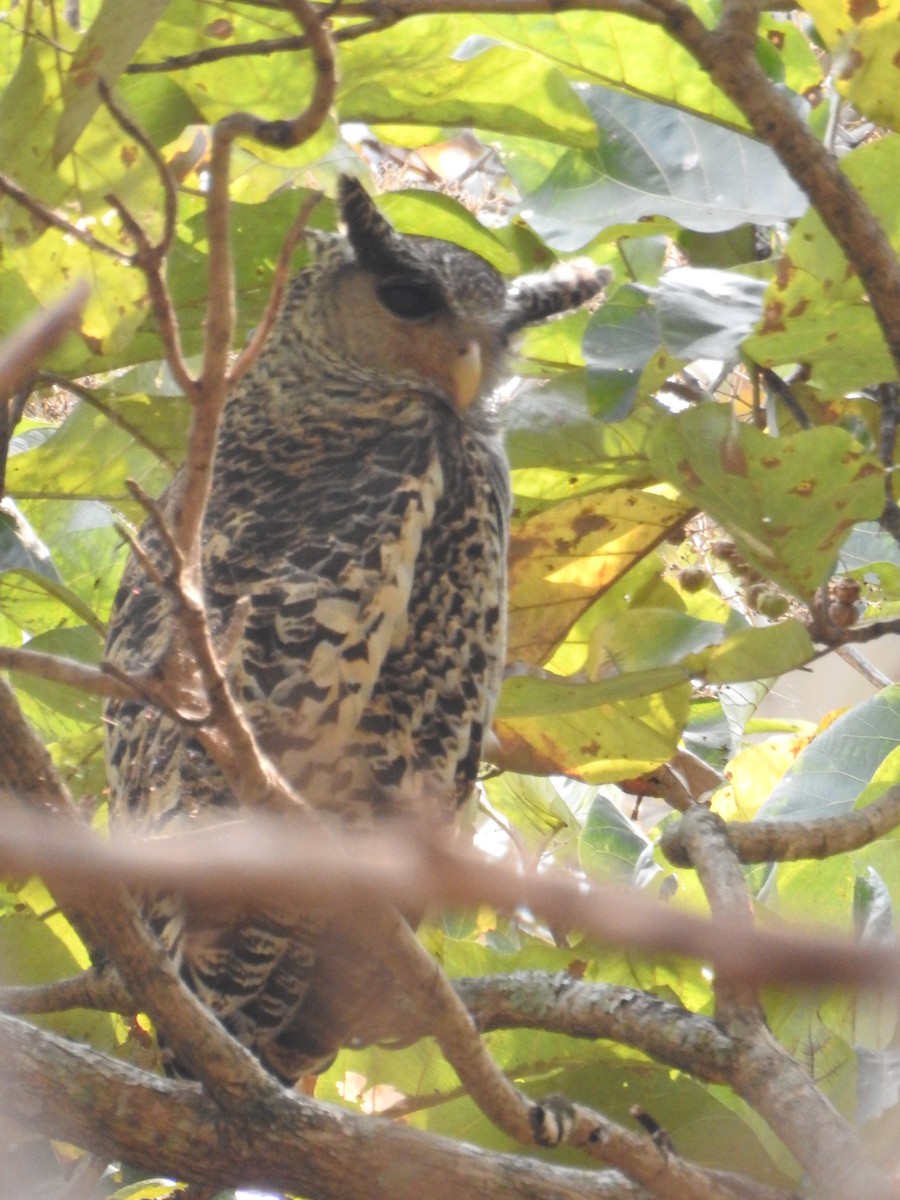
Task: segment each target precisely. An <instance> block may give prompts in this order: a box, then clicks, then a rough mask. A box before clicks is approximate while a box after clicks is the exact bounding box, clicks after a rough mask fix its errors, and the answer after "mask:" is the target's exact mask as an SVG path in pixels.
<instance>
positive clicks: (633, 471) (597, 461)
mask: <svg viewBox="0 0 900 1200" xmlns="http://www.w3.org/2000/svg"><path fill="white" fill-rule="evenodd" d="M503 417H504V426H505V429H506V450H507V454H508V455H509V460H510V464H511V466H512V474H513V491H514V493H515V496H516V501H517V503H518V504H519V508H520V509H521V510H523V511H524V510H525V509H526V508H527V507H528V506H527V504H526V503H523V502H524V501H527V500H543V501H550V500H564V499H568V498H569V497H570V496H577V495H580V494H582V493H586V492H596V491H600V490H604V489H607V488H616V487H628V486H632V487H642V486H644V485H645V484H649V483H652V482H653V479H654V477H653V475H652V472H651V470H650V464H649V463H648V461H647V456H646V443H647V438H648V436H649V431H650V429H651V428H652V424H653V421H654V418H655V412H654V410H653V409H652V408H651V407H650V406H649V405H647V406H646V407H644V408H642V409H639V410H638V411H636V412H635V413H634V414H633V415H632V416H631V417H629V418H628V419H627V420H624V421H617V422H616V423H615V424H609V423H607V422H605V421H600V420H598V419H597V415H596V410H595V409H594V406H593V404H592V403H591V402H590V400H589V397H588V395H587V390H586V387H585V379H584V373H583V372H580V371H578V372H568V373H566V374H565V375H557V376H556V377H555V378H554V379H553V380H551V381H550V382H549V383H547V384H544V383H543V382H541V383H536V384H535V383H526V384H525V385H524V386H523V387H521V388H520V389H519V390H518V391H517V392H516V395H515V397H514V398H513V400H512V402H511V403H510V404H509V406H508V407H507V408H506V410H505V411H504V414H503Z"/></svg>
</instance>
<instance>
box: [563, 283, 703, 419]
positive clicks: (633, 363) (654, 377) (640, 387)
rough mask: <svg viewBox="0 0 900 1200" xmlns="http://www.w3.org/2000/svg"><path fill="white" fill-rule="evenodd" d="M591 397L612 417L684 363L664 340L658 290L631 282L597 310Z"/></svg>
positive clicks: (588, 359) (588, 336)
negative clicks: (656, 298) (656, 297)
mask: <svg viewBox="0 0 900 1200" xmlns="http://www.w3.org/2000/svg"><path fill="white" fill-rule="evenodd" d="M584 360H585V363H586V364H587V369H588V383H589V386H590V394H591V400H592V402H593V404H594V406H595V407H596V409H597V410H598V411H599V412H601V413H603V414H604V415H606V416H608V417H609V419H610V420H617V419H618V418H620V417H622V416H624V415H625V413H626V412H629V411H630V410H631V409H632V407H633V406H634V404H635V402H636V401H637V400H638V399H639V398H640V397H642V396H649V395H650V394H652V393H653V392H654V391H655V390H656V389H657V388H659V387H660V386H661V385H662V384H663V383H664V382H665V381H666V380H667V379H668V378H669V376H670V375H674V374H675V373H676V372H677V371H678V370H679V369H680V368H681V367H682V366H684V363H683V362H681V361H680V360H678V359H675V358H672V356H671V355H670V354H669V353H668V352H667V351H666V349H665V348H664V346H663V334H662V329H661V328H660V323H659V313H658V312H657V310H656V306H655V305H654V303H653V298H652V292H651V290H650V289H648V288H646V287H639V286H638V285H636V284H626V285H625V286H624V287H620V288H617V289H616V290H615V292H614V293H613V294H612V295H611V296H610V298H609V299H608V300H607V301H606V303H605V304H604V305H603V306H602V307H601V308H599V309H598V310H597V311H596V312H595V313H593V314H592V316H591V319H590V322H589V324H588V327H587V330H586V331H585V336H584Z"/></svg>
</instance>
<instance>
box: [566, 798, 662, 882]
mask: <svg viewBox="0 0 900 1200" xmlns="http://www.w3.org/2000/svg"><path fill="white" fill-rule="evenodd" d="M649 844H650V842H649V840H648V839H647V838H646V837H645V836H644V835H643V834H642V833H641V832H640V830H639V828H638V827H637V826H636V825H635V824H634V822H633V821H629V820H628V818H627V817H625V816H623V814H622V813H621V812H620V811H619V809H618V808H616V806H615V805H614V804H613V802H612V801H611V800H609V799H607V797H606V796H602V795H598V796H597V797H595V799H594V802H593V804H592V805H591V807H590V811H589V812H588V816H587V821H586V822H585V825H584V829H583V830H582V832H581V837H580V839H579V841H578V861H579V862H580V863H581V866H582V868H583V869H584V871H585V873H586V874H588V875H590V876H592V877H593V878H595V879H607V880H615V879H619V880H621V881H623V882H624V881H629V880H631V878H632V877H633V875H634V868H635V865H636V863H637V861H638V859H639V858H640V856H641V855H642V854H643V853H644V851H645V850H646V849H647V847H648V846H649Z"/></svg>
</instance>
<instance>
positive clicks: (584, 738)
mask: <svg viewBox="0 0 900 1200" xmlns="http://www.w3.org/2000/svg"><path fill="white" fill-rule="evenodd" d="M690 697H691V686H690V683H689V682H687V672H686V670H685V669H684V668H682V667H678V666H673V667H667V668H663V669H654V670H650V671H642V672H641V671H635V672H633V673H631V674H625V675H621V676H618V677H615V678H612V679H605V680H602V681H600V682H598V683H572V682H571V681H570V680H567V679H562V678H558V677H543V678H529V677H527V676H513V677H512V678H510V679H507V680H506V682H505V684H504V685H503V691H502V692H501V695H500V703H499V705H498V711H497V714H496V716H495V720H494V733H495V735H496V737H497V739H498V742H499V753H498V755H497V756H495V761H498V762H499V764H500V765H501V766H503V767H504V768H505V769H508V770H517V771H524V772H528V773H531V774H535V775H548V774H551V775H552V774H565V775H571V776H573V777H574V778H576V779H583V780H584V781H585V782H587V783H610V782H615V781H616V780H620V779H628V778H631V777H633V776H636V775H642V774H645V773H646V772H647V771H650V770H652V769H653V768H654V767H658V766H659V765H660V764H661V763H664V762H667V761H668V760H669V759H670V758H671V757H672V755H673V754H674V753H675V750H676V748H677V745H678V740H679V738H680V736H681V731H682V730H683V729H684V726H685V725H686V724H687V721H688V718H689V716H690Z"/></svg>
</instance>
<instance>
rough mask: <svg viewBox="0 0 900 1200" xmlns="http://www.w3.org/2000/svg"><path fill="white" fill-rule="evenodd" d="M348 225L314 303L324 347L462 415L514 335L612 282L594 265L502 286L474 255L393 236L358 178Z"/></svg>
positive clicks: (345, 209)
mask: <svg viewBox="0 0 900 1200" xmlns="http://www.w3.org/2000/svg"><path fill="white" fill-rule="evenodd" d="M339 207H340V215H341V218H342V220H343V223H344V225H345V227H346V238H345V239H342V241H341V251H340V254H339V255H338V256H337V261H336V262H335V259H334V257H333V255H334V250H335V249H336V247H335V246H334V244H333V243H332V248H331V250H330V251H329V252H328V253H326V254H325V255H323V257H326V258H328V259H329V260H330V262H331V263H334V266H333V268H330V269H328V271H327V274H328V277H329V278H328V286H327V288H326V289H324V290H323V291H322V292H320V295H319V304H320V306H321V307H320V310H319V313H318V317H319V319H320V320H323V321H324V324H325V331H326V334H327V341H328V343H329V344H330V346H331V347H336V348H340V354H341V357H342V358H343V360H344V361H345V362H350V363H353V364H354V365H355V366H357V367H359V368H361V369H363V370H365V371H367V372H374V373H377V374H378V375H379V376H380V377H381V378H384V379H390V380H398V381H403V382H405V383H409V382H413V383H414V384H419V385H420V386H422V387H423V388H424V389H425V390H427V391H430V392H437V393H438V394H439V395H440V397H441V398H442V399H443V400H445V401H447V402H449V404H450V405H451V406H452V407H453V408H454V409H455V410H456V411H457V412H458V413H460V414H462V413H465V412H467V411H469V410H470V409H476V408H477V407H478V402H479V401H481V400H483V399H485V398H486V397H487V396H489V395H490V393H491V392H492V391H493V389H494V388H495V387H496V385H497V383H498V382H499V378H500V375H501V373H502V370H503V366H504V361H505V357H506V352H507V350H508V348H509V345H510V341H511V339H512V338H513V336H514V335H515V334H516V332H517V331H519V330H520V329H522V328H523V327H524V326H526V325H531V324H534V323H537V322H540V321H545V320H547V319H548V318H549V317H552V316H555V315H556V314H558V313H562V312H567V311H569V310H571V309H574V308H578V307H579V306H580V305H582V304H584V303H585V302H586V301H587V300H589V299H591V297H593V296H595V295H596V294H597V293H598V292H599V291H600V290H601V288H603V287H604V285H605V284H606V283H607V282H608V280H609V275H610V273H609V271H606V270H602V269H598V268H596V267H594V266H593V265H592V264H590V263H588V264H587V265H580V264H571V265H568V264H567V265H561V266H558V267H555V268H554V269H553V270H551V271H548V272H546V273H544V274H539V275H527V276H522V277H520V278H519V279H516V280H513V281H512V283H509V284H507V283H506V282H505V281H504V279H503V277H502V276H501V275H500V274H499V272H497V271H496V270H495V269H494V268H493V267H492V266H491V265H490V263H488V262H486V261H485V260H484V259H483V258H481V257H479V255H477V254H473V253H472V252H471V251H469V250H464V249H462V248H461V247H460V246H456V245H454V244H453V243H451V242H444V241H441V240H439V239H437V238H429V237H410V236H406V235H404V234H399V233H397V232H396V230H394V229H393V227H392V226H391V225H390V224H389V223H388V222H387V221H386V220H385V218H384V217H383V216H382V215H381V213H380V212H379V211H378V209H377V208H376V207H375V205H374V204H373V203H372V200H371V199H370V197H369V196H368V194H367V192H366V191H365V189H364V188H363V186H362V185H361V184H360V183H359V181H358V180H356V179H353V178H351V177H349V176H346V175H345V176H342V177H341V180H340V187H339Z"/></svg>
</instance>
